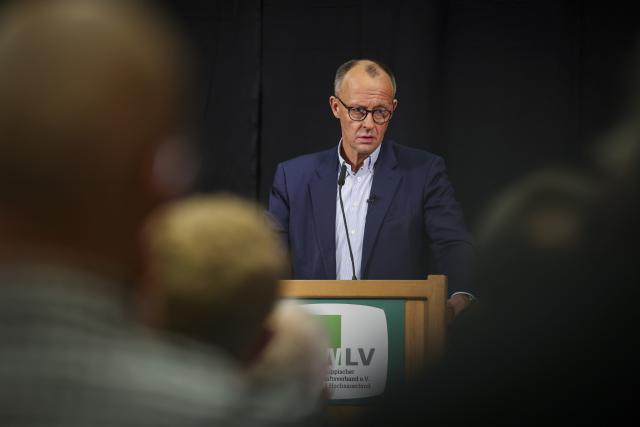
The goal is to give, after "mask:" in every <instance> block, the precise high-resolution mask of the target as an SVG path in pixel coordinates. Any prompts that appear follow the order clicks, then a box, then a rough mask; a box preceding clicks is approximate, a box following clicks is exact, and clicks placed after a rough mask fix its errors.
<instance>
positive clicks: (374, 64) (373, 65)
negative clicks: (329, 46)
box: [333, 59, 397, 96]
mask: <svg viewBox="0 0 640 427" xmlns="http://www.w3.org/2000/svg"><path fill="white" fill-rule="evenodd" d="M361 62H368V63H369V64H368V65H367V68H366V69H365V71H366V72H367V74H368V75H369V76H371V77H377V76H378V75H379V74H380V70H382V71H383V72H384V73H385V74H386V75H387V76H389V78H390V79H391V86H392V88H393V96H395V95H396V90H397V85H396V77H395V76H394V75H393V72H392V71H391V69H390V68H389V67H387V66H386V65H385V64H383V63H382V62H379V61H375V60H373V59H350V60H349V61H347V62H345V63H344V64H342V65H340V66H339V67H338V69H337V70H336V76H335V79H334V80H333V93H334V95H336V96H337V95H338V93H339V92H340V86H342V81H343V80H344V76H346V75H347V73H348V72H349V71H350V70H351V69H352V68H353V67H355V66H356V65H358V64H359V63H361Z"/></svg>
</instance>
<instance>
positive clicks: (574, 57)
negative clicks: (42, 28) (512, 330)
mask: <svg viewBox="0 0 640 427" xmlns="http://www.w3.org/2000/svg"><path fill="white" fill-rule="evenodd" d="M625 3H626V2H622V1H609V2H602V1H600V2H588V1H578V0H573V1H568V0H565V1H562V0H557V1H541V0H531V1H525V0H521V1H518V0H504V1H497V0H494V1H488V0H468V1H424V0H423V1H393V2H390V1H348V0H342V1H330V0H316V1H288V0H281V1H276V0H248V1H223V0H217V1H216V0H210V1H202V2H178V1H166V0H165V1H164V3H163V4H164V5H165V6H166V8H167V10H168V11H169V14H170V15H171V16H172V17H174V18H175V20H176V22H177V23H178V25H179V26H180V27H181V28H182V29H183V30H184V33H185V34H186V36H187V38H188V40H190V41H191V42H192V44H193V46H194V52H195V53H196V64H197V66H196V71H197V85H196V92H197V101H198V106H197V110H196V114H197V118H196V119H197V121H198V131H199V132H198V138H197V141H198V147H199V156H200V161H201V168H200V174H199V180H198V184H197V188H196V190H197V191H205V192H208V191H220V190H223V191H230V192H233V193H237V194H239V195H243V196H246V197H250V198H254V199H256V200H258V201H259V202H260V203H261V204H263V206H266V205H267V201H268V193H269V189H270V185H271V181H272V179H273V174H274V171H275V168H276V165H277V163H278V162H281V161H284V160H287V159H289V158H292V157H295V156H298V155H301V154H305V153H310V152H314V151H318V150H322V149H325V148H328V147H331V146H333V145H335V144H337V142H338V139H339V137H340V132H339V125H338V122H337V121H336V120H335V118H333V116H332V115H331V113H330V110H329V103H328V98H329V96H330V95H331V94H332V90H333V87H332V86H333V74H334V72H335V69H336V68H337V67H338V66H339V65H340V64H341V63H343V62H344V61H346V60H348V59H351V58H361V57H371V58H375V59H378V60H381V61H383V62H385V63H387V64H388V65H389V66H390V67H391V68H392V69H393V70H394V72H395V74H396V77H397V80H398V93H397V98H398V99H399V108H398V110H397V113H396V115H395V116H394V118H393V120H392V122H391V125H390V128H389V130H388V136H389V137H392V138H393V139H395V140H396V141H397V142H400V143H402V144H405V145H410V146H413V147H417V148H422V149H425V150H429V151H432V152H434V153H436V154H439V155H441V156H443V157H444V158H445V160H446V163H447V166H448V169H449V174H450V178H451V180H452V182H453V184H454V187H455V189H456V193H457V198H458V199H459V201H460V202H461V203H462V205H463V209H464V211H465V214H466V217H467V221H468V223H469V225H470V227H471V229H472V230H473V229H474V227H475V224H476V222H477V220H478V219H479V217H480V216H481V214H482V213H483V211H484V209H485V208H486V207H487V205H488V204H489V203H490V202H491V200H492V198H493V197H494V196H495V195H496V194H497V193H498V192H499V191H500V190H502V189H503V188H504V187H505V186H506V185H508V184H509V183H510V182H512V181H513V180H515V179H517V178H518V177H520V176H522V175H523V174H525V173H527V172H529V171H532V170H535V169H538V168H541V167H547V166H555V165H558V166H563V165H568V166H586V165H587V160H588V157H587V150H588V148H589V146H590V145H591V144H592V143H593V142H594V141H595V140H597V139H598V138H600V137H601V136H602V135H603V133H604V132H605V131H607V130H608V129H610V128H611V127H612V126H613V125H614V124H615V123H616V121H617V119H618V118H619V117H620V114H621V113H622V112H623V111H624V109H625V108H626V103H627V101H628V99H629V96H628V93H629V92H630V91H631V89H630V85H631V83H632V80H633V79H632V75H631V74H632V72H631V71H632V67H631V65H632V60H633V57H632V54H633V50H634V48H635V45H636V43H635V39H636V34H637V30H638V29H639V28H640V25H639V24H637V23H636V22H637V19H636V18H635V14H633V13H632V9H631V7H630V6H626V5H625Z"/></svg>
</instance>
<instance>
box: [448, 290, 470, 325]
mask: <svg viewBox="0 0 640 427" xmlns="http://www.w3.org/2000/svg"><path fill="white" fill-rule="evenodd" d="M472 301H473V299H472V298H471V297H470V296H469V295H467V294H455V295H454V296H452V297H451V298H449V299H448V300H447V320H448V321H449V322H451V321H452V320H453V319H455V318H456V317H458V315H459V314H460V313H462V312H463V311H464V310H466V309H467V308H469V306H470V305H471V304H472Z"/></svg>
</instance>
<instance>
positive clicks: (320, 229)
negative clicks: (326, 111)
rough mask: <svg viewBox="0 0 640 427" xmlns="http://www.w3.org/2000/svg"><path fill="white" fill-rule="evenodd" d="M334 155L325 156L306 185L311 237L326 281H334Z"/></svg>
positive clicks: (336, 171) (335, 173)
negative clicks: (309, 204)
mask: <svg viewBox="0 0 640 427" xmlns="http://www.w3.org/2000/svg"><path fill="white" fill-rule="evenodd" d="M337 180H338V153H337V150H336V149H333V155H332V154H331V153H327V156H326V158H325V159H324V161H323V162H322V163H321V165H320V166H318V169H316V173H315V176H314V177H313V178H312V179H311V181H310V182H309V198H310V199H311V208H312V212H313V221H314V230H315V234H316V235H315V238H316V241H317V242H318V246H319V247H320V253H321V256H322V263H323V265H324V270H325V274H326V279H330V280H333V279H335V278H336V239H335V234H336V197H337V196H336V195H337V191H338V184H337Z"/></svg>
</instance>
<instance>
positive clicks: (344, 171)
mask: <svg viewBox="0 0 640 427" xmlns="http://www.w3.org/2000/svg"><path fill="white" fill-rule="evenodd" d="M346 177H347V165H346V164H344V163H343V164H342V166H341V167H340V175H338V195H339V196H340V210H341V211H342V221H343V222H344V231H345V233H346V235H347V245H349V256H350V257H351V271H353V276H352V277H351V280H358V278H357V277H356V265H355V263H354V262H353V251H352V250H351V239H349V227H347V216H346V215H345V214H344V203H343V202H342V186H343V185H344V181H345V178H346Z"/></svg>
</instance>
